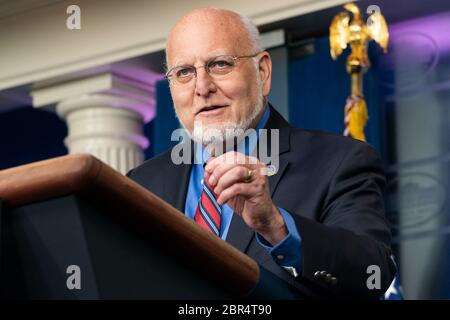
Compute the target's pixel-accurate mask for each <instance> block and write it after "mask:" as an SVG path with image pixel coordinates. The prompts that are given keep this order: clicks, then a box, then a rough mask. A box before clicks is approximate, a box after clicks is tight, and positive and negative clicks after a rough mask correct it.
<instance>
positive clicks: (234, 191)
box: [217, 183, 257, 205]
mask: <svg viewBox="0 0 450 320" xmlns="http://www.w3.org/2000/svg"><path fill="white" fill-rule="evenodd" d="M256 192H257V189H256V188H255V187H254V186H253V185H252V184H249V183H235V184H233V185H232V186H231V187H229V188H227V189H225V190H223V191H222V192H221V193H220V195H219V197H218V198H217V202H218V203H219V205H223V204H224V203H227V202H228V201H230V199H232V198H234V197H236V196H242V197H245V198H247V199H248V198H251V197H253V196H255V195H256Z"/></svg>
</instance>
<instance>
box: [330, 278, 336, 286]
mask: <svg viewBox="0 0 450 320" xmlns="http://www.w3.org/2000/svg"><path fill="white" fill-rule="evenodd" d="M337 282H338V279H337V278H336V277H331V278H330V284H332V285H336V284H337Z"/></svg>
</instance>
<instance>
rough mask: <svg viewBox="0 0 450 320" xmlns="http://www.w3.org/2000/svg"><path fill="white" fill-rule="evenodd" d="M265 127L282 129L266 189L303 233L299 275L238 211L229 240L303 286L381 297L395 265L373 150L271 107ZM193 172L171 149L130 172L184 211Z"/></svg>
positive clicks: (380, 169)
mask: <svg viewBox="0 0 450 320" xmlns="http://www.w3.org/2000/svg"><path fill="white" fill-rule="evenodd" d="M265 128H266V129H279V130H280V131H279V133H280V144H279V169H278V172H277V173H276V174H275V175H273V176H270V177H269V184H270V191H271V194H272V199H273V202H274V204H275V205H276V206H278V207H281V208H284V209H285V210H287V211H288V212H290V214H291V215H292V216H293V218H294V220H295V222H296V226H297V228H298V230H299V232H300V235H301V238H302V249H301V250H302V270H301V275H300V276H299V277H297V278H294V277H293V276H291V275H290V274H289V273H288V272H287V271H286V270H284V269H283V268H282V267H280V266H279V265H278V264H277V263H275V262H274V261H273V259H272V257H271V256H270V255H269V254H268V252H267V250H266V249H264V248H263V247H261V245H259V244H258V242H257V240H256V239H255V233H254V231H252V230H251V229H250V228H248V227H247V226H246V224H245V223H244V222H243V220H242V219H241V218H240V217H239V216H238V215H234V216H233V219H232V221H231V225H230V229H229V233H228V237H227V240H226V241H227V242H229V243H230V244H231V245H233V246H235V247H236V248H238V249H239V250H241V251H242V252H244V253H246V254H247V255H248V256H250V257H251V258H253V259H254V260H255V261H256V262H258V263H259V264H260V265H261V266H263V267H264V268H266V269H268V270H269V271H271V272H273V273H274V274H276V275H277V276H278V277H280V278H282V279H283V280H285V281H286V282H288V283H290V284H292V285H294V286H296V287H298V288H300V289H301V290H303V291H305V288H306V290H314V292H319V293H320V295H323V296H324V297H330V296H332V297H337V298H347V297H354V298H378V297H379V296H380V295H381V294H382V293H384V291H385V290H386V289H387V288H388V287H389V285H390V283H391V281H392V279H393V277H394V274H395V271H396V270H395V265H394V263H393V262H392V260H391V258H390V255H391V250H390V237H391V234H390V228H389V226H388V223H387V221H386V219H385V215H384V204H383V188H384V185H385V177H384V171H383V167H382V163H381V161H380V158H379V156H378V155H377V153H376V151H375V150H374V149H373V148H372V147H371V146H370V145H368V144H366V143H363V142H360V141H357V140H354V139H352V138H349V137H343V136H339V135H333V134H328V133H323V132H319V131H309V130H303V129H298V128H294V127H291V126H290V125H289V123H287V122H286V120H284V119H283V117H282V116H281V115H280V114H279V113H278V112H277V111H276V110H275V109H274V108H272V107H271V116H270V118H269V120H268V122H267V124H266V127H265ZM269 146H270V142H269ZM269 152H270V151H269ZM271 156H274V155H271ZM190 169H191V165H190V164H181V165H175V164H173V163H172V161H171V150H168V151H166V152H164V153H162V154H160V155H158V156H156V157H154V158H152V159H150V160H148V161H146V162H144V163H143V164H142V165H140V166H138V167H137V168H135V169H133V170H131V171H130V172H129V173H128V176H129V177H130V178H131V179H133V180H135V181H136V182H137V183H139V184H141V185H142V186H144V187H145V188H147V189H148V190H150V191H151V192H153V193H154V194H156V195H157V196H159V197H161V198H162V199H164V200H165V201H167V202H168V203H169V204H171V205H172V206H174V207H175V208H177V209H178V210H180V211H181V212H184V205H185V201H186V194H187V188H188V182H189V174H190ZM371 265H376V266H378V267H379V268H380V271H381V274H380V275H381V288H380V289H379V290H378V289H372V290H371V289H369V288H368V286H367V280H368V278H369V277H370V276H371V275H372V274H373V273H372V271H370V272H369V273H368V271H367V268H368V267H369V266H371ZM318 271H319V272H318ZM320 271H324V272H322V274H320ZM326 274H328V275H329V276H328V280H327V276H326ZM330 277H334V278H336V280H337V281H334V283H332V282H331V281H329V279H330ZM369 282H371V283H373V282H372V281H370V280H369Z"/></svg>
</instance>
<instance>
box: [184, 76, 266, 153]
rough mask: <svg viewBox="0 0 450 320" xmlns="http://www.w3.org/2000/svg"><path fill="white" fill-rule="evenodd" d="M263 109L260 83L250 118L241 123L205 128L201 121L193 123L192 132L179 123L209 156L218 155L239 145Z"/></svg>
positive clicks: (220, 124)
mask: <svg viewBox="0 0 450 320" xmlns="http://www.w3.org/2000/svg"><path fill="white" fill-rule="evenodd" d="M263 107H264V105H263V96H262V82H260V84H259V86H258V101H257V103H256V106H255V107H254V108H253V111H252V113H251V114H250V116H249V117H247V118H245V119H243V120H242V121H241V122H239V123H238V122H226V123H217V124H212V125H209V126H205V124H203V123H202V122H201V121H195V122H194V129H193V132H190V131H189V130H188V129H187V128H186V127H185V125H184V124H183V122H182V121H181V120H180V123H181V125H182V126H183V128H184V129H185V130H186V132H187V133H188V135H189V137H190V138H191V139H192V140H194V141H195V142H196V143H199V144H202V145H203V146H204V147H205V148H206V149H207V150H208V152H209V153H210V154H214V155H218V153H220V151H224V148H226V149H230V147H233V146H234V145H235V142H237V143H239V141H240V140H242V138H243V137H244V133H245V131H246V130H247V129H249V128H250V125H251V124H252V123H253V122H254V121H255V119H256V118H257V117H258V116H259V115H260V114H261V111H262V109H263ZM235 139H237V141H235ZM218 150H219V151H218Z"/></svg>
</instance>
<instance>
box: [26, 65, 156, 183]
mask: <svg viewBox="0 0 450 320" xmlns="http://www.w3.org/2000/svg"><path fill="white" fill-rule="evenodd" d="M153 78H154V79H153V80H155V78H156V77H153ZM32 96H33V105H34V106H35V107H42V106H48V105H50V106H53V105H54V106H55V111H56V113H57V114H58V115H59V116H60V117H61V118H62V119H64V120H65V121H66V122H67V127H68V135H67V137H66V138H65V140H64V144H65V145H66V147H67V148H68V150H69V153H71V154H73V153H89V154H92V155H94V156H95V157H97V158H98V159H100V160H102V161H103V162H105V163H106V164H108V165H110V166H111V167H113V168H114V169H116V170H118V171H119V172H121V173H122V174H125V173H127V172H128V171H129V170H130V169H132V168H134V167H136V166H137V165H139V164H141V163H142V162H143V160H144V150H145V149H146V148H147V147H148V146H149V140H148V139H147V137H145V135H144V134H143V126H144V124H145V123H146V122H148V121H150V120H151V119H152V118H153V117H154V115H155V102H154V81H153V83H152V85H150V86H149V83H142V82H141V81H136V80H131V79H130V78H129V77H126V78H125V77H123V76H117V75H115V74H112V73H107V74H100V75H95V76H91V77H88V78H83V79H76V80H73V81H69V82H64V83H61V84H56V85H50V86H45V87H41V88H39V89H35V90H33V91H32Z"/></svg>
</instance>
